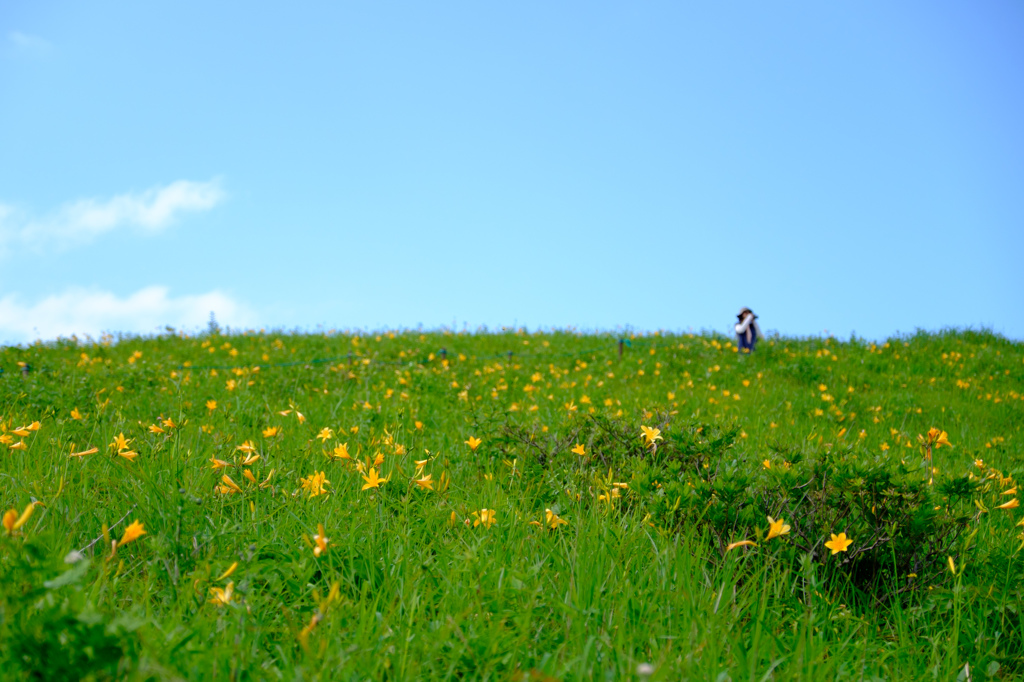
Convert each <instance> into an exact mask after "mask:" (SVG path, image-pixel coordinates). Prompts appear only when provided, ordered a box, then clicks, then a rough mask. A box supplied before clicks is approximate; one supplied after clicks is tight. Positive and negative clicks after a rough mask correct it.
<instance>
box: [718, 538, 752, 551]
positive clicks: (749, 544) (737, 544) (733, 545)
mask: <svg viewBox="0 0 1024 682" xmlns="http://www.w3.org/2000/svg"><path fill="white" fill-rule="evenodd" d="M737 547H757V543H756V542H754V541H753V540H740V541H739V542H731V543H729V545H728V546H727V547H726V548H725V551H726V552H731V551H732V550H734V549H736V548H737Z"/></svg>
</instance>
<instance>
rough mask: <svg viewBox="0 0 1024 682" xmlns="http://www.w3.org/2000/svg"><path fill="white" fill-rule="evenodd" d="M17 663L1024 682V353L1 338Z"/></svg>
mask: <svg viewBox="0 0 1024 682" xmlns="http://www.w3.org/2000/svg"><path fill="white" fill-rule="evenodd" d="M0 368H2V369H3V370H4V372H3V374H2V375H0V512H2V513H3V528H2V531H0V671H2V673H0V677H2V678H3V679H83V678H84V679H110V678H118V679H121V678H123V679H224V680H240V679H287V680H292V679H322V680H336V679H338V680H343V679H353V680H356V679H359V680H363V679H396V680H403V679H410V680H411V679H474V680H475V679H492V680H528V679H529V680H577V679H586V680H590V679H599V680H613V679H614V680H629V679H652V680H678V679H693V680H753V681H757V680H789V679H801V680H813V679H851V680H862V679H871V680H873V679H907V680H918V679H939V680H953V679H972V680H981V679H987V678H996V679H1020V678H1021V677H1024V623H1022V615H1021V614H1022V610H1024V588H1022V578H1024V549H1022V547H1024V526H1022V523H1024V509H1022V508H1021V507H1020V504H1019V502H1018V499H1019V497H1020V495H1019V494H1018V492H1017V485H1018V483H1017V482H1018V480H1019V479H1020V478H1021V477H1022V469H1024V463H1022V457H1021V452H1022V449H1021V448H1022V440H1021V438H1022V433H1021V426H1022V424H1024V381H1022V376H1024V344H1021V343H1017V342H1011V341H1008V340H1007V339H1005V338H1002V337H999V336H996V335H993V334H989V333H986V332H971V331H964V332H943V333H938V334H925V333H919V334H916V335H914V336H905V337H899V338H892V339H890V340H889V341H888V342H887V343H878V344H873V343H869V342H864V341H859V340H856V339H853V340H850V341H838V340H836V339H831V338H830V339H817V338H815V339H792V338H783V337H774V338H769V339H765V340H763V341H762V343H761V344H760V345H759V346H758V349H757V351H756V352H755V353H753V354H751V355H738V354H737V353H736V349H735V345H733V343H732V341H731V340H730V339H726V338H723V337H716V336H714V335H710V334H704V335H687V334H682V335H665V334H650V335H629V336H627V338H625V339H621V340H620V338H619V337H618V336H615V335H581V334H575V333H571V332H551V333H536V334H535V333H525V332H523V331H521V330H520V331H506V332H501V333H487V332H479V333H472V334H469V333H450V332H433V333H420V332H417V331H403V332H394V333H380V334H365V333H363V334H354V335H353V334H347V333H325V334H291V335H290V334H275V333H237V334H224V333H220V332H218V331H216V330H212V331H210V332H209V333H205V334H202V335H199V336H187V335H184V334H180V333H179V334H175V333H170V332H169V333H168V334H166V335H162V336H155V337H149V338H121V339H117V340H114V339H109V338H107V339H102V340H100V341H98V342H91V341H90V342H88V343H86V342H82V341H75V340H61V341H57V342H53V343H47V344H35V345H32V346H28V347H8V348H4V349H0Z"/></svg>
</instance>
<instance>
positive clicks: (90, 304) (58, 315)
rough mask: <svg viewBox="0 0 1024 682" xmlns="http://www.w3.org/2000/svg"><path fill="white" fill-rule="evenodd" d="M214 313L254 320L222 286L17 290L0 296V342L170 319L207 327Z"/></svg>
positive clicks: (224, 320)
mask: <svg viewBox="0 0 1024 682" xmlns="http://www.w3.org/2000/svg"><path fill="white" fill-rule="evenodd" d="M211 312H212V313H214V314H215V315H216V317H217V321H218V322H219V323H220V324H221V325H229V326H232V327H245V326H248V325H252V324H254V323H255V320H254V317H255V316H254V314H253V313H252V311H251V310H249V309H248V308H247V307H246V306H245V305H244V304H242V303H239V302H238V301H236V300H234V299H233V298H231V297H230V296H229V295H227V294H225V293H223V292H220V291H211V292H208V293H205V294H198V295H195V296H177V297H175V296H171V295H169V290H168V288H167V287H163V286H150V287H146V288H144V289H140V290H139V291H136V292H135V293H133V294H131V295H130V296H127V297H124V298H121V297H118V296H116V295H115V294H112V293H110V292H107V291H95V290H89V289H82V288H77V287H76V288H71V289H68V290H66V291H64V292H62V293H60V294H55V295H53V296H49V297H47V298H44V299H42V300H41V301H38V302H36V303H34V304H25V303H23V302H22V301H21V300H19V297H18V296H17V295H8V296H5V297H3V298H0V342H5V343H22V342H30V341H34V340H36V339H44V340H49V339H55V338H57V337H59V336H65V337H66V336H71V335H72V334H78V335H80V336H81V335H84V334H89V335H92V336H94V337H97V336H99V335H100V334H102V333H103V332H112V333H117V332H126V333H135V334H152V333H154V332H157V331H160V330H162V329H163V328H164V327H165V326H166V325H170V326H172V327H176V328H180V329H197V328H200V327H205V326H206V324H207V323H208V321H209V319H210V313H211Z"/></svg>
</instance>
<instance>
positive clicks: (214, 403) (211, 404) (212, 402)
mask: <svg viewBox="0 0 1024 682" xmlns="http://www.w3.org/2000/svg"><path fill="white" fill-rule="evenodd" d="M206 409H208V410H209V411H210V412H213V411H214V410H216V409H217V401H216V400H207V401H206Z"/></svg>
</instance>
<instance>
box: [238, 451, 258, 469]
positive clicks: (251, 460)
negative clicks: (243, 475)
mask: <svg viewBox="0 0 1024 682" xmlns="http://www.w3.org/2000/svg"><path fill="white" fill-rule="evenodd" d="M262 456H263V455H259V454H256V453H249V454H248V455H246V456H245V459H243V460H242V466H244V467H247V466H252V465H253V464H255V463H256V461H257V460H259V459H260V457H262Z"/></svg>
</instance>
